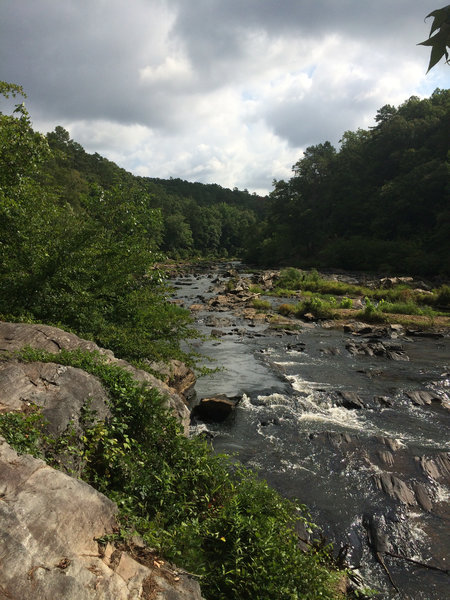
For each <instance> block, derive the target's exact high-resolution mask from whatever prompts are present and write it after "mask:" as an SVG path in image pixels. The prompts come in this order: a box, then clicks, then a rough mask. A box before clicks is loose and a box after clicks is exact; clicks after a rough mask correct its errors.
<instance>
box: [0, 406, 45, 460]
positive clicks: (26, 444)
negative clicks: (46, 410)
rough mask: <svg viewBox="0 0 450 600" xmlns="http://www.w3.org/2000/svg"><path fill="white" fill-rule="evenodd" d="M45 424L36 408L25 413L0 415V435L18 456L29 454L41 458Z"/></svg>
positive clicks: (32, 407)
mask: <svg viewBox="0 0 450 600" xmlns="http://www.w3.org/2000/svg"><path fill="white" fill-rule="evenodd" d="M45 426H46V422H45V419H44V418H43V416H42V414H41V412H40V409H39V408H38V407H37V406H30V407H29V409H28V410H27V411H26V412H10V413H4V414H0V435H1V436H3V437H4V438H5V440H6V441H7V442H8V444H10V445H11V446H12V447H13V448H15V450H16V451H17V452H18V453H19V454H31V455H32V456H34V457H35V458H43V456H44V452H43V444H44V443H45V432H44V430H45Z"/></svg>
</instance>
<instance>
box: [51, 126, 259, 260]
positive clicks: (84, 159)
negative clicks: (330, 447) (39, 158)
mask: <svg viewBox="0 0 450 600" xmlns="http://www.w3.org/2000/svg"><path fill="white" fill-rule="evenodd" d="M47 141H48V143H49V146H50V148H51V150H52V158H51V160H50V161H48V162H47V163H46V165H44V167H43V169H44V170H45V171H46V172H47V175H48V176H49V177H50V178H53V180H54V182H55V183H56V184H57V185H59V187H60V190H61V191H62V193H63V196H64V199H65V200H67V201H68V202H70V203H71V204H72V205H73V206H75V207H76V208H79V201H78V198H79V197H80V195H83V194H86V193H89V191H90V190H92V186H93V184H97V185H98V186H101V188H102V189H105V190H110V189H112V188H113V187H114V186H122V187H124V188H125V189H129V190H130V192H131V193H135V194H138V195H140V196H142V199H143V202H144V203H145V206H146V207H148V208H149V209H158V210H160V212H161V215H160V217H161V231H160V239H159V246H160V248H161V250H162V251H164V252H167V253H169V254H170V255H172V256H175V257H180V256H181V257H187V256H192V255H195V254H200V255H203V256H206V255H212V256H228V255H236V254H239V253H242V249H243V243H244V240H245V238H246V237H247V232H248V229H249V228H250V227H252V226H253V225H254V224H255V222H256V219H257V214H256V213H257V212H259V213H261V211H262V208H263V199H262V198H261V197H259V196H256V195H250V194H249V193H248V192H247V191H239V190H238V189H234V190H230V189H226V188H223V187H221V186H220V185H217V184H209V185H206V184H202V183H190V182H188V181H183V180H181V179H169V180H165V179H157V178H149V177H137V176H134V175H132V174H131V173H128V172H127V171H125V170H124V169H121V168H120V167H118V166H117V165H116V164H115V163H113V162H111V161H109V160H107V159H106V158H103V157H102V156H100V155H99V154H97V153H96V154H88V153H87V152H85V150H84V149H83V148H82V147H81V146H80V144H78V143H77V142H74V141H73V140H71V139H70V136H69V133H68V132H67V131H66V130H65V129H64V128H62V127H56V128H55V130H54V131H53V132H51V133H48V134H47Z"/></svg>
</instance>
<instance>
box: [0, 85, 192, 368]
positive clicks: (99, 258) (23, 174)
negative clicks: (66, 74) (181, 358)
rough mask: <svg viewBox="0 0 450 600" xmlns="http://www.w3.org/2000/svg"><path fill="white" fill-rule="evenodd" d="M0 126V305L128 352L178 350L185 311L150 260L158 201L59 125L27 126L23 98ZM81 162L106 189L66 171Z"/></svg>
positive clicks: (4, 311)
mask: <svg viewBox="0 0 450 600" xmlns="http://www.w3.org/2000/svg"><path fill="white" fill-rule="evenodd" d="M1 92H3V93H4V94H5V95H10V94H12V95H16V94H19V93H22V90H21V88H20V87H19V86H14V85H13V84H4V83H3V84H2V85H1V86H0V93H1ZM0 126H1V127H0V222H1V223H2V226H1V228H0V248H1V253H0V315H3V316H6V315H8V316H9V317H10V318H13V319H18V318H25V319H27V320H30V321H35V322H44V323H49V324H57V325H58V324H61V325H62V326H64V327H66V328H70V329H71V330H72V331H75V332H76V333H78V334H80V335H83V336H84V337H88V338H90V339H94V340H95V341H96V342H98V343H99V344H102V345H105V346H108V347H111V348H112V349H113V350H114V351H115V352H117V353H118V354H119V355H120V356H123V357H128V358H130V359H133V360H139V359H144V358H156V359H160V358H167V357H169V356H171V355H173V354H174V353H177V352H179V350H178V346H179V340H180V339H182V338H184V337H186V336H189V335H191V333H192V329H191V328H190V316H189V313H188V311H186V310H183V309H181V308H179V307H175V306H172V305H168V304H167V303H166V295H167V290H166V287H165V285H164V281H163V279H164V277H163V273H162V272H161V271H160V270H159V269H157V268H156V261H158V260H159V259H160V255H159V253H158V250H159V247H160V244H161V241H162V235H163V220H162V215H161V211H160V210H159V209H155V208H151V207H150V206H149V204H150V199H149V197H148V196H147V195H146V194H145V193H144V191H143V190H142V189H141V188H140V187H139V186H138V185H137V184H136V183H135V182H133V181H130V180H129V178H123V180H122V181H121V182H120V183H117V184H116V183H115V181H114V179H116V178H117V177H118V175H119V173H114V174H113V175H111V176H108V175H107V173H106V170H107V169H105V165H104V163H103V161H101V160H97V159H96V158H95V160H93V161H91V162H89V160H90V159H88V155H87V154H86V153H85V152H84V150H83V149H82V148H81V147H80V146H79V145H77V144H76V143H75V142H73V141H72V140H70V138H69V134H68V132H66V131H65V130H64V129H63V128H62V127H59V128H58V127H57V128H56V129H55V132H54V133H53V134H49V135H48V138H47V140H46V139H45V138H43V136H41V135H40V134H38V133H36V132H34V131H33V129H32V127H31V121H30V118H29V115H28V112H27V111H26V108H25V106H24V105H23V104H20V105H17V106H16V109H15V111H14V112H13V114H12V115H11V116H8V115H3V114H1V113H0ZM49 144H50V145H51V148H52V150H50V148H49ZM99 158H100V157H99ZM92 162H93V163H94V164H92ZM66 163H67V164H66ZM86 164H87V165H90V167H89V168H90V171H89V174H91V173H92V172H94V173H96V179H97V181H102V182H103V181H104V182H105V183H106V189H105V187H100V186H99V185H98V184H97V183H96V182H94V183H92V182H89V181H87V180H84V181H83V178H82V177H81V176H80V172H79V171H75V169H73V168H72V169H71V170H70V172H69V175H68V170H67V165H70V166H77V167H78V168H82V167H85V166H86ZM108 165H109V163H108ZM117 170H118V171H119V172H120V170H119V169H117ZM74 173H78V176H79V181H80V182H81V183H80V185H79V186H75V192H73V193H72V192H68V191H67V189H66V188H67V187H68V186H69V184H70V183H72V182H73V181H74V179H73V177H72V175H73V174H74Z"/></svg>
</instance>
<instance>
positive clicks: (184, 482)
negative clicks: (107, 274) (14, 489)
mask: <svg viewBox="0 0 450 600" xmlns="http://www.w3.org/2000/svg"><path fill="white" fill-rule="evenodd" d="M19 358H20V359H21V360H24V361H36V360H40V361H51V362H57V363H60V364H64V365H71V366H75V367H78V368H81V369H83V370H85V371H87V372H88V373H91V374H93V375H95V376H96V377H98V378H99V379H100V381H101V382H102V384H103V386H104V387H105V389H106V390H107V392H108V395H109V398H110V400H109V402H110V410H111V418H110V419H108V420H107V421H97V422H95V419H93V415H92V413H89V411H88V414H87V418H86V420H85V428H84V431H83V433H82V435H79V436H77V437H76V438H74V436H73V433H72V432H71V431H70V427H69V428H68V432H67V433H66V434H65V437H64V436H63V437H62V438H61V439H53V440H50V439H49V437H48V436H46V435H45V433H43V432H42V420H41V418H40V417H39V413H38V412H33V413H32V415H29V416H26V415H24V416H22V415H0V433H2V435H5V436H6V437H7V440H8V441H9V442H10V443H11V444H12V445H13V446H15V447H16V449H17V450H18V451H19V452H31V453H32V454H34V455H35V456H41V457H43V458H45V459H46V460H48V461H49V462H50V463H54V462H55V456H59V457H61V452H62V451H64V450H65V452H66V453H69V455H70V456H72V457H74V460H76V461H77V465H78V469H79V473H80V476H81V478H82V479H84V480H85V481H87V482H88V483H90V484H91V485H93V486H94V487H96V489H98V490H99V491H101V492H102V493H104V494H105V495H107V496H108V497H110V498H111V499H112V500H114V501H115V502H116V503H117V504H118V506H119V509H120V521H121V533H120V534H118V535H119V537H122V538H123V537H124V536H127V535H132V534H133V533H134V532H137V533H138V534H139V535H141V536H142V537H143V538H144V540H145V541H146V543H147V544H148V545H149V546H151V547H153V548H156V549H157V551H158V552H159V553H160V555H161V556H163V557H165V558H166V559H168V560H173V561H175V562H176V563H177V564H178V565H179V566H180V567H183V568H185V569H187V570H188V571H191V572H194V573H196V574H198V575H200V576H201V580H200V582H201V586H202V593H203V595H204V596H205V598H207V599H211V600H213V599H214V600H225V599H227V600H229V599H235V600H238V599H244V598H245V599H247V598H259V599H261V600H273V598H277V599H280V600H293V599H294V598H296V599H300V598H301V599H305V600H308V599H309V600H313V599H314V600H315V599H317V598H323V599H325V600H326V599H328V600H337V599H338V598H340V597H341V596H340V594H339V593H338V592H337V591H336V584H337V581H338V579H339V577H340V574H339V572H338V571H336V570H335V569H334V567H333V562H332V559H331V554H330V552H331V549H330V548H329V547H322V546H321V545H320V544H312V545H311V547H310V550H309V551H308V552H303V551H301V550H300V548H299V545H298V539H297V535H296V533H295V530H294V523H295V522H296V521H298V520H300V521H303V522H304V523H305V526H306V527H307V529H309V530H311V531H312V530H313V525H312V524H311V522H310V520H309V517H308V514H307V511H306V509H305V507H304V506H303V505H300V504H298V503H296V502H291V501H288V500H286V499H284V498H282V497H281V496H280V495H279V494H278V493H277V492H276V491H274V490H273V489H271V488H270V487H269V486H268V485H267V484H266V483H265V482H264V481H262V480H260V479H259V478H258V477H257V476H256V475H255V474H253V473H251V472H250V471H248V470H246V469H244V468H242V467H241V466H239V465H237V464H236V463H235V462H233V461H231V459H229V458H227V457H225V456H217V455H214V454H213V453H212V452H211V450H210V448H209V447H208V446H207V443H206V442H205V441H202V440H200V439H198V438H196V439H187V438H186V437H184V436H182V435H181V434H180V427H179V425H178V424H177V423H176V421H175V420H174V418H173V417H172V416H171V415H170V414H168V412H167V410H166V409H165V408H164V402H163V399H162V398H161V396H160V395H159V393H157V392H156V391H155V390H152V389H146V388H143V387H142V386H141V385H139V384H138V383H136V382H135V381H134V380H133V379H132V377H131V375H130V373H128V372H127V371H124V370H123V369H121V368H120V367H118V366H116V365H114V364H107V363H106V362H105V359H104V358H102V357H101V356H100V355H98V354H95V353H88V352H81V351H76V352H67V351H62V352H60V353H58V354H49V353H46V352H41V351H36V350H32V349H25V350H24V351H22V353H21V354H20V357H19ZM68 463H70V460H69V461H67V460H66V461H64V460H63V461H60V463H59V464H62V465H64V464H68Z"/></svg>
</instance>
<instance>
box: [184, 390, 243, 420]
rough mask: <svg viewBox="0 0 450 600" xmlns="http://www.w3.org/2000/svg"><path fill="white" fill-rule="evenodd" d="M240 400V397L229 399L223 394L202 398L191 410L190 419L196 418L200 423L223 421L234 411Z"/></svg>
mask: <svg viewBox="0 0 450 600" xmlns="http://www.w3.org/2000/svg"><path fill="white" fill-rule="evenodd" d="M240 399H241V398H240V396H235V397H232V398H229V397H228V396H226V395H225V394H217V395H216V396H211V397H210V398H202V400H200V403H199V404H198V405H197V406H195V407H194V408H193V410H192V417H198V418H199V419H201V420H202V421H212V422H221V421H225V419H226V418H227V417H229V416H230V415H231V413H232V412H233V411H234V409H235V407H236V405H237V404H238V402H239V401H240Z"/></svg>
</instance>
